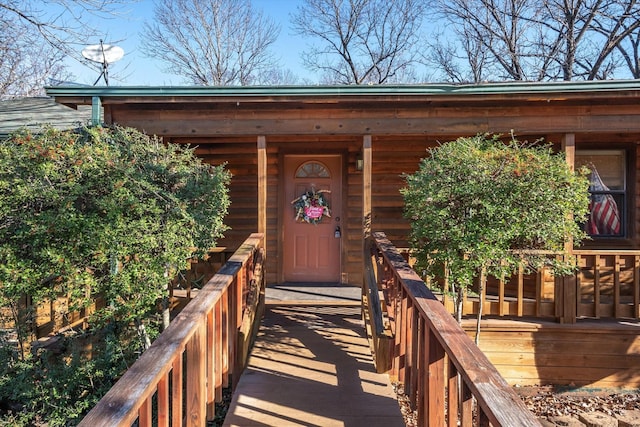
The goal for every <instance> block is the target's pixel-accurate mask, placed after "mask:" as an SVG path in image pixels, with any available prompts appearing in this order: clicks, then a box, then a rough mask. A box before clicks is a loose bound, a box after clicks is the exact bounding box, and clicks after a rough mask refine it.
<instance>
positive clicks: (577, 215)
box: [402, 135, 589, 289]
mask: <svg viewBox="0 0 640 427" xmlns="http://www.w3.org/2000/svg"><path fill="white" fill-rule="evenodd" d="M429 154H430V155H429V156H428V157H426V158H424V159H422V160H421V163H420V167H419V170H418V171H416V172H415V173H414V174H412V175H408V176H406V181H407V186H406V188H404V189H403V190H402V194H403V196H404V200H405V207H406V209H405V215H406V217H407V218H409V219H410V220H411V236H410V240H411V247H412V250H413V251H414V255H415V256H416V259H417V262H418V269H420V270H422V271H424V272H425V273H426V274H427V275H429V276H431V277H435V278H438V279H440V280H441V279H442V278H443V277H445V271H444V266H446V269H447V272H446V274H447V275H448V279H449V282H450V283H452V284H454V285H456V286H457V287H458V288H457V289H462V288H469V287H470V286H471V285H472V283H473V279H474V278H475V277H478V275H479V274H480V272H481V271H482V270H484V271H485V272H486V274H488V275H493V276H496V277H505V276H506V277H508V276H509V275H510V274H511V273H512V272H514V271H515V269H516V268H517V267H518V266H519V265H521V264H523V263H524V265H525V268H526V267H530V268H538V267H539V266H541V265H542V264H550V266H551V268H553V269H554V270H555V271H556V272H565V273H566V272H567V270H568V269H570V268H571V267H572V264H571V262H570V261H568V262H567V263H565V262H557V261H556V260H555V258H554V257H549V256H546V255H543V254H541V253H540V251H554V252H563V251H564V245H565V242H567V241H573V242H575V243H576V244H578V243H579V242H580V241H581V240H582V239H584V238H585V237H586V236H585V234H584V232H583V231H582V229H581V227H580V225H579V223H580V221H582V220H583V219H584V218H585V217H586V215H587V212H588V204H589V193H588V187H589V182H588V179H587V177H586V173H587V171H583V170H580V171H576V172H574V171H572V170H571V169H570V168H569V167H568V166H567V164H566V161H565V157H564V154H563V153H554V152H553V150H552V147H551V146H550V145H549V144H542V143H541V142H537V143H524V142H519V141H517V140H515V139H512V140H510V141H506V142H503V141H501V139H500V138H499V137H498V136H489V135H476V136H474V137H465V138H459V139H457V140H455V141H452V142H448V143H444V144H441V145H439V146H438V147H436V148H433V149H431V150H430V152H429Z"/></svg>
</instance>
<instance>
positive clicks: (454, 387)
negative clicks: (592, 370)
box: [364, 233, 541, 427]
mask: <svg viewBox="0 0 640 427" xmlns="http://www.w3.org/2000/svg"><path fill="white" fill-rule="evenodd" d="M368 242H369V243H368V244H367V248H366V250H365V260H366V261H367V262H366V264H368V265H366V266H365V267H366V268H365V270H366V275H365V276H366V278H365V282H366V286H365V287H364V288H365V290H364V294H365V295H364V296H365V299H366V301H367V310H365V317H367V318H368V319H369V320H370V321H371V322H372V324H370V325H369V326H368V331H369V332H370V333H372V334H376V335H377V336H376V337H375V338H377V339H378V340H377V341H376V340H372V341H373V342H375V343H376V344H374V345H373V346H372V347H373V351H374V358H375V361H376V364H377V365H378V370H379V371H385V370H388V372H389V375H390V376H391V378H392V379H395V380H397V381H398V382H399V383H401V384H403V386H404V391H405V394H406V395H407V396H408V397H409V400H410V402H411V404H412V406H413V408H414V409H415V410H416V411H417V415H418V425H420V426H450V427H453V426H458V425H459V426H475V425H479V426H485V425H492V426H504V427H507V426H509V427H516V426H527V427H529V426H540V425H541V424H540V422H539V421H538V419H537V418H536V417H535V416H534V414H532V413H531V412H530V411H529V410H528V409H527V408H526V406H525V405H524V403H523V402H522V400H521V399H520V398H519V397H518V396H517V394H516V393H515V392H514V391H513V390H512V388H511V387H510V386H509V385H508V384H507V382H506V381H505V380H504V379H503V378H502V377H501V376H500V374H499V373H498V371H497V370H496V369H495V367H494V366H493V365H492V364H491V362H489V360H488V359H487V357H486V356H485V355H484V353H482V351H480V349H479V348H478V347H477V346H476V345H475V344H474V343H473V341H472V340H471V339H470V338H469V337H468V336H467V335H466V333H465V332H464V331H463V330H462V328H461V327H460V325H458V323H457V322H456V321H455V319H454V318H453V317H452V316H451V314H450V313H449V312H448V311H447V310H446V309H445V308H444V306H443V304H442V303H441V302H440V301H439V300H438V299H437V298H436V296H435V295H434V294H433V293H432V292H431V291H430V290H429V289H428V288H427V286H426V284H425V283H424V282H423V281H422V279H421V278H420V277H419V276H418V274H417V273H416V272H415V271H414V270H413V269H412V268H411V266H410V265H409V264H408V263H407V262H406V261H405V259H404V258H403V257H402V255H401V254H400V253H399V252H398V250H397V249H396V248H395V247H394V246H393V245H392V244H391V242H390V241H389V240H388V239H387V238H386V236H385V234H384V233H373V236H372V239H370V240H369V241H368ZM379 297H382V298H379ZM376 298H379V304H380V307H381V308H377V307H375V304H376V303H377V302H376ZM383 312H384V314H383ZM376 313H377V314H380V315H381V316H382V317H381V318H380V320H378V321H375V319H374V316H376V315H377V314H376ZM385 343H387V344H388V346H386V347H385Z"/></svg>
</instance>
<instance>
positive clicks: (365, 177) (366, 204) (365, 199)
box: [362, 135, 372, 253]
mask: <svg viewBox="0 0 640 427" xmlns="http://www.w3.org/2000/svg"><path fill="white" fill-rule="evenodd" d="M371 159H372V156H371V135H365V136H364V137H363V138H362V160H363V167H362V234H363V235H362V238H363V239H362V240H363V245H364V241H365V240H366V239H368V238H369V237H371ZM363 250H364V248H363ZM363 253H364V252H363Z"/></svg>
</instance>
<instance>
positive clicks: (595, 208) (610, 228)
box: [587, 166, 620, 235]
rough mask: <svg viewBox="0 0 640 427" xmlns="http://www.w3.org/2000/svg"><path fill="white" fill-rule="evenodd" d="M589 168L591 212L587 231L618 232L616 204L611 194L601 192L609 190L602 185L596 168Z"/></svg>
mask: <svg viewBox="0 0 640 427" xmlns="http://www.w3.org/2000/svg"><path fill="white" fill-rule="evenodd" d="M591 168H592V172H591V185H590V186H589V191H590V192H591V193H592V195H591V204H590V205H591V206H590V210H591V214H590V216H589V220H588V221H587V233H589V234H591V235H596V234H609V235H615V234H620V212H619V211H618V204H617V203H616V201H615V200H614V198H613V196H612V195H611V194H602V192H606V191H609V187H607V186H606V185H604V183H603V182H602V179H601V178H600V174H598V171H597V170H596V168H595V167H593V166H591ZM594 193H595V194H594Z"/></svg>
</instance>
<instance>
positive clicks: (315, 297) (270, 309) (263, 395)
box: [224, 285, 405, 427]
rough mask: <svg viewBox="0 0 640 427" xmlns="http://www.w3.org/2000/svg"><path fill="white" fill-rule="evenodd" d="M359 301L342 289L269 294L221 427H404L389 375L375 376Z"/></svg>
mask: <svg viewBox="0 0 640 427" xmlns="http://www.w3.org/2000/svg"><path fill="white" fill-rule="evenodd" d="M359 296H360V288H352V289H345V288H344V287H340V286H328V287H324V288H320V287H313V286H304V285H298V286H295V285H294V286H280V287H277V288H272V289H269V288H267V308H266V312H265V316H264V319H263V322H262V325H261V328H260V331H259V333H258V337H257V340H256V342H255V345H254V347H253V351H252V353H251V357H250V359H249V364H248V367H247V369H246V370H245V371H244V373H243V374H242V376H241V377H240V381H239V383H238V386H237V388H236V391H235V393H234V397H233V400H232V402H231V407H230V408H229V412H228V414H227V417H226V419H225V423H224V426H322V427H330V426H349V427H356V426H374V427H375V426H385V427H387V426H400V427H402V426H404V425H405V424H404V421H403V418H402V415H401V413H400V408H399V405H398V402H397V399H396V395H395V393H394V391H393V389H392V387H391V385H390V384H389V379H388V376H387V375H384V374H377V373H376V372H375V368H374V365H373V360H372V357H371V353H370V350H369V344H368V342H367V339H366V336H365V331H364V325H363V322H362V315H361V310H362V309H361V306H360V302H359ZM354 298H357V300H356V301H353V299H354Z"/></svg>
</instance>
